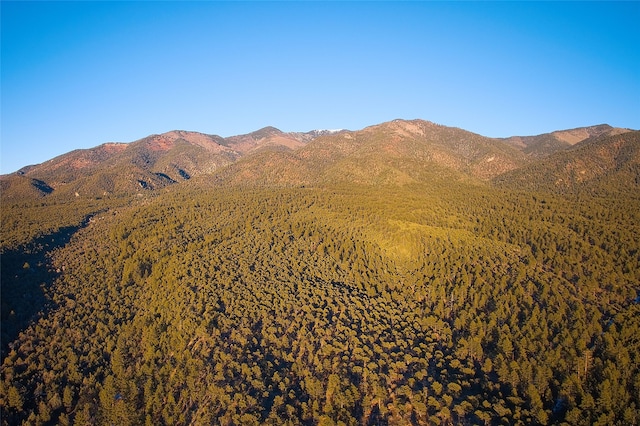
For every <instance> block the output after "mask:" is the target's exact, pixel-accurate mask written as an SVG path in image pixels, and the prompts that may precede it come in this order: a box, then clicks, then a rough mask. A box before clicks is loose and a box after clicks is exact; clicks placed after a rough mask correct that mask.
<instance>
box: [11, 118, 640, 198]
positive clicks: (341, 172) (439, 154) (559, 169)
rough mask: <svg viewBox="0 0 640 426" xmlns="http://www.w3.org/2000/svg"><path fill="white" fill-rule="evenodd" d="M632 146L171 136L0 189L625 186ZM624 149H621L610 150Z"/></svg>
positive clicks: (101, 152) (415, 131)
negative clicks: (196, 180) (614, 182)
mask: <svg viewBox="0 0 640 426" xmlns="http://www.w3.org/2000/svg"><path fill="white" fill-rule="evenodd" d="M636 139H637V132H632V131H629V130H627V129H617V128H613V127H611V126H609V125H606V124H603V125H598V126H591V127H584V128H579V129H571V130H562V131H556V132H552V133H548V134H543V135H538V136H525V137H515V136H514V137H511V138H506V139H496V138H488V137H484V136H481V135H478V134H475V133H472V132H469V131H466V130H463V129H459V128H455V127H447V126H442V125H438V124H435V123H432V122H429V121H424V120H393V121H389V122H386V123H382V124H377V125H373V126H370V127H366V128H364V129H362V130H358V131H346V130H342V131H312V132H306V133H285V132H282V131H280V130H278V129H276V128H274V127H265V128H263V129H260V130H257V131H255V132H252V133H249V134H246V135H239V136H232V137H227V138H223V137H220V136H216V135H207V134H203V133H198V132H189V131H178V130H175V131H170V132H167V133H163V134H159V135H151V136H148V137H146V138H143V139H140V140H138V141H135V142H131V143H128V144H127V143H106V144H103V145H100V146H98V147H95V148H91V149H83V150H76V151H72V152H69V153H67V154H64V155H61V156H59V157H56V158H54V159H52V160H49V161H47V162H44V163H42V164H38V165H34V166H29V167H25V168H23V169H21V170H20V171H18V172H17V173H14V174H11V175H6V176H2V177H1V178H0V185H1V186H0V189H1V190H2V196H3V198H4V199H5V200H12V199H13V200H18V199H21V198H24V197H27V198H33V197H39V196H52V195H53V196H63V197H74V196H75V197H77V196H90V197H96V196H104V195H108V194H136V193H144V192H145V191H150V190H155V189H160V188H164V187H167V186H169V185H173V184H175V183H179V182H182V181H185V180H189V179H190V178H191V177H195V176H202V179H203V180H204V181H205V182H214V183H215V184H217V185H251V186H256V185H257V186H264V185H267V186H269V185H286V186H290V185H294V186H297V185H319V184H320V185H321V184H325V183H340V182H342V183H360V184H407V183H415V182H422V183H425V182H428V183H434V182H446V181H448V180H450V179H456V180H466V181H475V182H478V183H479V182H488V181H492V180H493V181H494V182H496V183H497V184H499V185H508V186H514V185H515V186H518V187H520V186H524V187H540V188H547V189H550V190H557V189H558V188H568V187H574V186H575V185H576V184H579V185H583V184H584V183H585V182H591V181H593V180H594V179H596V178H597V179H599V180H598V182H600V181H601V180H602V179H605V177H606V176H611V174H612V173H617V171H619V170H627V172H628V173H627V175H629V176H631V180H633V179H635V176H637V172H636V171H634V170H635V169H634V168H633V167H634V166H633V164H636V163H634V161H635V160H633V158H635V157H634V155H635V154H630V155H631V157H630V158H631V159H628V160H627V159H624V158H627V157H624V156H623V157H624V158H623V157H620V155H622V154H619V155H618V154H615V152H618V151H620V152H627V151H628V150H629V149H631V151H634V149H635V148H633V146H634V145H633V142H632V141H634V140H636ZM627 140H629V141H631V142H624V143H623V142H622V141H627ZM629 143H630V144H631V148H624V149H623V148H622V147H621V148H619V150H618V151H616V150H617V149H618V148H615V147H616V146H622V145H624V146H625V147H626V146H627V145H628V144H629ZM625 150H627V151H625ZM634 152H635V151H634ZM625 155H627V154H625ZM621 161H622V163H621ZM629 167H630V168H631V169H629ZM634 173H636V174H635V175H634ZM627 175H625V176H627Z"/></svg>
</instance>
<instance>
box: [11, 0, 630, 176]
mask: <svg viewBox="0 0 640 426" xmlns="http://www.w3.org/2000/svg"><path fill="white" fill-rule="evenodd" d="M1 14H2V39H1V43H2V46H1V47H2V49H1V60H2V62H1V72H2V73H1V92H0V93H1V98H2V99H1V100H2V103H1V108H2V109H1V111H0V114H1V120H2V122H1V146H0V155H1V160H0V172H2V173H9V172H12V171H15V170H17V169H19V168H20V167H22V166H25V165H28V164H34V163H39V162H42V161H45V160H47V159H49V158H52V157H54V156H56V155H60V154H63V153H65V152H68V151H70V150H72V149H76V148H89V147H93V146H96V145H99V144H101V143H104V142H111V141H117V142H130V141H133V140H136V139H139V138H142V137H144V136H147V135H149V134H153V133H162V132H165V131H169V130H173V129H182V130H196V131H200V132H204V133H213V134H218V135H221V136H231V135H236V134H243V133H249V132H251V131H254V130H257V129H259V128H261V127H264V126H268V125H271V126H275V127H278V128H279V129H281V130H283V131H307V130H311V129H336V128H346V129H351V130H357V129H361V128H363V127H366V126H368V125H372V124H377V123H380V122H383V121H388V120H392V119H395V118H406V119H413V118H422V119H426V120H431V121H434V122H437V123H440V124H445V125H449V126H456V127H461V128H464V129H466V130H470V131H473V132H476V133H480V134H482V135H485V136H494V137H506V136H511V135H533V134H540V133H545V132H549V131H553V130H558V129H566V128H573V127H579V126H587V125H592V124H600V123H608V124H611V125H613V126H619V127H629V128H634V129H638V128H640V53H639V51H638V49H639V48H638V46H640V26H638V25H637V23H638V22H640V2H622V3H615V2H602V3H600V2H567V3H561V2H523V3H519V2H496V3H486V2H278V3H271V2H207V1H204V2H179V3H178V2H61V3H58V2H6V1H3V2H2V3H1Z"/></svg>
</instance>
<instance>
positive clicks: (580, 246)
mask: <svg viewBox="0 0 640 426" xmlns="http://www.w3.org/2000/svg"><path fill="white" fill-rule="evenodd" d="M176 188H177V187H176V186H172V187H169V188H167V189H165V190H162V191H158V192H154V193H145V194H144V195H143V196H139V197H132V198H125V197H120V198H115V197H114V198H109V197H102V198H100V199H96V200H82V199H76V200H72V201H70V202H65V203H62V202H60V203H57V202H55V201H54V200H55V198H46V199H41V200H38V201H23V202H21V203H16V204H7V203H5V204H4V205H3V209H2V237H3V239H2V250H3V252H2V260H3V268H2V274H3V275H2V286H3V287H2V323H3V363H2V367H1V373H2V382H1V383H2V386H1V387H0V404H1V405H2V423H3V424H6V425H14V424H22V423H24V424H79V425H85V424H101V425H102V424H120V425H126V424H149V425H157V424H223V425H251V424H273V425H282V424H294V425H296V424H306V425H315V424H322V425H332V424H336V425H337V424H346V425H359V424H371V425H378V424H379V425H385V424H393V425H395V424H561V423H565V424H584V425H587V424H600V425H611V424H625V425H626V424H637V423H638V422H640V359H639V357H640V340H639V339H638V336H639V335H640V304H639V303H638V301H639V300H640V299H639V292H640V286H639V285H638V283H639V282H640V252H639V248H640V247H639V246H640V198H639V197H638V196H637V193H635V194H634V193H633V192H628V193H625V195H624V196H620V194H616V195H615V196H606V194H605V195H599V196H594V195H589V196H588V195H584V194H578V195H554V194H553V193H551V192H534V191H532V190H516V189H508V188H502V189H498V188H495V187H493V186H491V185H489V184H480V183H478V182H472V183H465V182H464V180H451V181H447V180H446V179H442V180H436V181H433V183H431V184H412V183H403V184H401V185H396V184H394V185H387V184H383V183H377V184H354V183H352V184H348V185H347V184H339V185H338V184H334V185H332V184H323V185H318V186H307V187H291V186H289V187H278V186H262V185H244V186H242V187H237V186H229V185H219V184H216V183H207V180H206V179H205V178H203V179H202V180H197V179H191V180H190V182H189V183H188V184H185V185H181V186H180V187H179V189H176ZM43 200H44V201H43ZM47 200H49V201H47ZM8 254H11V255H12V256H15V258H17V259H19V260H18V262H20V263H21V264H20V265H17V264H16V261H15V260H14V261H12V262H10V261H9V260H6V259H15V258H7V255H8ZM19 256H21V257H19ZM5 262H8V263H7V264H5ZM6 295H10V297H6ZM26 304H31V305H29V306H31V308H30V309H27V310H26V311H24V312H27V314H29V313H30V315H31V316H30V317H29V318H28V321H27V320H24V321H23V320H21V321H17V320H15V318H14V316H15V315H18V313H19V312H23V311H21V310H24V309H25V305H26ZM23 315H26V314H24V313H23ZM12 321H13V322H12ZM5 324H14V325H15V327H16V328H17V330H16V333H17V332H18V331H19V332H20V333H19V335H18V334H16V335H14V336H11V339H10V340H9V339H8V338H7V341H5V335H4V331H5V330H4V329H5Z"/></svg>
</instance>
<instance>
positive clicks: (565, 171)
mask: <svg viewBox="0 0 640 426" xmlns="http://www.w3.org/2000/svg"><path fill="white" fill-rule="evenodd" d="M495 182H496V183H497V184H498V185H501V186H508V187H517V188H522V189H529V190H544V191H552V192H576V191H589V192H595V193H611V192H625V193H628V194H638V190H639V189H640V131H629V132H624V133H617V132H613V134H612V135H611V134H610V133H603V134H601V135H599V136H596V137H592V138H588V139H585V140H583V141H582V142H579V143H577V144H575V145H574V146H573V147H572V148H570V149H567V150H564V151H559V152H556V153H555V154H553V155H551V156H549V157H547V158H544V159H541V160H539V161H536V162H532V163H530V164H528V165H526V166H525V167H522V168H520V169H518V170H513V171H512V172H509V173H505V174H504V175H501V176H498V177H497V178H496V179H495Z"/></svg>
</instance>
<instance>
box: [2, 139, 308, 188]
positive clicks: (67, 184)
mask: <svg viewBox="0 0 640 426" xmlns="http://www.w3.org/2000/svg"><path fill="white" fill-rule="evenodd" d="M305 138H307V139H309V136H306V134H287V133H283V132H281V131H279V130H277V129H275V128H265V129H262V130H259V131H257V132H254V133H251V134H249V135H241V136H234V137H231V138H226V139H225V138H222V137H220V136H215V135H206V134H203V133H198V132H188V131H177V130H176V131H171V132H167V133H164V134H160V135H151V136H148V137H146V138H143V139H140V140H138V141H135V142H131V143H128V144H125V143H106V144H103V145H100V146H98V147H95V148H90V149H81V150H75V151H72V152H69V153H67V154H63V155H61V156H59V157H56V158H54V159H52V160H49V161H46V162H44V163H42V164H38V165H34V166H28V167H25V168H23V169H21V170H20V171H18V172H17V173H15V174H12V175H7V176H3V177H2V179H1V180H0V182H1V183H0V185H1V187H0V188H1V189H2V192H3V197H5V198H6V199H19V198H22V197H36V196H46V195H49V194H53V193H56V194H61V195H66V196H69V195H73V196H75V195H76V194H77V195H78V196H85V195H89V196H100V195H104V194H111V193H133V192H138V191H141V190H152V189H159V188H163V187H166V186H168V185H170V184H173V183H176V182H180V181H184V180H187V179H189V178H191V177H192V176H197V175H201V174H207V173H212V172H214V171H215V170H216V169H218V168H220V167H223V166H226V165H228V164H231V163H233V162H235V161H236V160H237V159H238V158H240V157H242V156H243V155H245V154H247V153H250V152H255V151H258V150H260V149H264V148H274V147H279V148H282V149H296V148H298V147H300V146H302V145H304V143H305Z"/></svg>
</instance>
